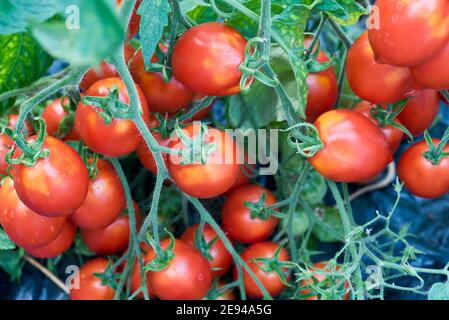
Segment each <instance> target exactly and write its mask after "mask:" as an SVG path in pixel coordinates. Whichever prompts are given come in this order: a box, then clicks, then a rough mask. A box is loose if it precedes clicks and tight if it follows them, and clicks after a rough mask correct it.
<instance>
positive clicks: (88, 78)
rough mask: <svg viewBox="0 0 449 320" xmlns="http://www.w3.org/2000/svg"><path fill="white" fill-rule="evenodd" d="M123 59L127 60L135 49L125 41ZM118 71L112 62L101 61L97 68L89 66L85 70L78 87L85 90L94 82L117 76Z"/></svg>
mask: <svg viewBox="0 0 449 320" xmlns="http://www.w3.org/2000/svg"><path fill="white" fill-rule="evenodd" d="M123 50H124V55H125V61H126V62H128V61H129V60H130V59H131V58H132V57H133V56H134V54H135V52H136V50H135V49H134V47H133V46H131V45H130V44H128V43H126V44H125V47H124V49H123ZM118 76H119V74H118V71H117V69H116V68H115V66H114V65H113V64H110V63H107V62H106V61H102V62H101V63H100V65H99V66H98V67H97V68H91V69H89V71H87V72H86V74H85V75H84V77H83V79H82V80H81V83H80V88H81V89H82V90H83V91H84V92H86V91H87V90H88V89H89V88H90V87H91V86H92V85H93V84H94V83H95V82H97V81H99V80H101V79H106V78H115V77H118Z"/></svg>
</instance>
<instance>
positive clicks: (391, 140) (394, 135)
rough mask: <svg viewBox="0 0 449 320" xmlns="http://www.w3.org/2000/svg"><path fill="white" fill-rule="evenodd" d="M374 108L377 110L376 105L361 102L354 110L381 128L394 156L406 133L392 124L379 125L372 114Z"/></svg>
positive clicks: (397, 121)
mask: <svg viewBox="0 0 449 320" xmlns="http://www.w3.org/2000/svg"><path fill="white" fill-rule="evenodd" d="M373 108H375V105H372V104H371V103H369V102H368V101H362V102H359V103H358V104H357V105H356V106H355V107H354V110H355V111H358V112H360V113H361V114H363V115H364V116H366V117H367V118H368V119H370V120H371V121H372V122H373V123H374V124H375V125H376V126H378V127H379V128H380V130H382V133H383V134H384V136H385V139H387V142H388V145H389V146H390V151H391V153H392V154H394V153H395V152H396V151H397V150H398V148H399V145H400V144H401V141H402V137H403V136H404V133H403V132H402V131H401V130H400V129H398V128H396V127H394V126H392V125H391V124H387V125H385V126H381V125H380V124H379V122H378V121H377V120H376V119H375V118H373V116H372V114H371V110H372V109H373ZM393 121H394V122H396V123H397V124H401V122H400V121H399V120H398V119H394V120H393Z"/></svg>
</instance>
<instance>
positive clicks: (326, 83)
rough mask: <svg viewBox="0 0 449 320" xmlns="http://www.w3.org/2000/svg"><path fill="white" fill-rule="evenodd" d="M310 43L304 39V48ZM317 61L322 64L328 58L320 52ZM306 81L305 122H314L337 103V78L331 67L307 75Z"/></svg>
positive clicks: (308, 39)
mask: <svg viewBox="0 0 449 320" xmlns="http://www.w3.org/2000/svg"><path fill="white" fill-rule="evenodd" d="M311 42H312V38H311V37H307V38H306V39H304V45H305V47H306V48H309V47H310V44H311ZM317 61H318V62H320V63H324V62H327V61H329V58H328V56H327V55H326V54H325V53H324V51H322V50H320V51H319V53H318V57H317ZM306 81H307V86H308V87H309V93H308V95H307V106H306V116H307V122H314V121H315V120H316V119H317V118H318V117H319V116H320V115H321V114H323V113H324V112H326V111H329V110H331V109H332V108H333V107H334V106H335V104H336V103H337V97H338V84H337V76H336V74H335V70H334V67H332V66H331V67H329V68H327V69H325V70H323V71H320V72H315V73H309V75H308V76H307V80H306Z"/></svg>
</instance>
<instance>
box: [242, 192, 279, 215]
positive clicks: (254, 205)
mask: <svg viewBox="0 0 449 320" xmlns="http://www.w3.org/2000/svg"><path fill="white" fill-rule="evenodd" d="M266 200H267V194H266V193H265V192H262V195H261V196H260V199H259V200H258V201H257V202H250V201H244V202H243V205H244V206H245V207H247V208H248V209H249V210H250V216H251V219H261V220H265V221H267V220H268V219H269V218H270V216H276V217H279V213H278V212H277V211H275V210H273V209H272V208H270V207H267V206H266V205H265V202H266Z"/></svg>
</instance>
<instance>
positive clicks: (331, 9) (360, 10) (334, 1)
mask: <svg viewBox="0 0 449 320" xmlns="http://www.w3.org/2000/svg"><path fill="white" fill-rule="evenodd" d="M314 9H315V10H321V11H325V12H327V13H328V14H329V15H330V16H331V18H332V19H333V20H335V21H336V22H337V23H339V24H342V25H352V24H355V23H357V21H358V20H359V18H360V16H362V15H364V14H366V13H367V12H366V10H365V8H364V7H363V6H362V5H360V4H359V3H357V1H355V0H321V1H319V2H318V3H317V5H315V7H314Z"/></svg>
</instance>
